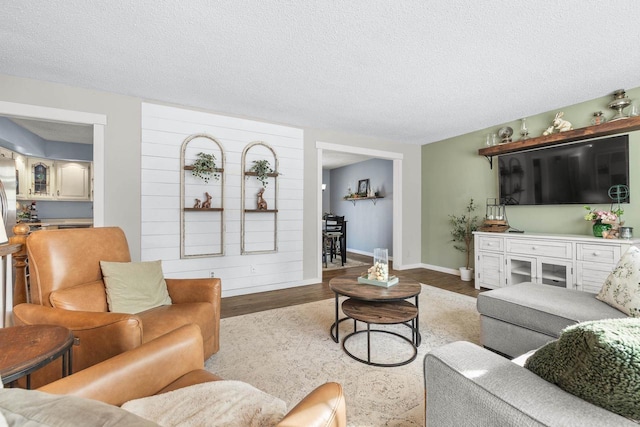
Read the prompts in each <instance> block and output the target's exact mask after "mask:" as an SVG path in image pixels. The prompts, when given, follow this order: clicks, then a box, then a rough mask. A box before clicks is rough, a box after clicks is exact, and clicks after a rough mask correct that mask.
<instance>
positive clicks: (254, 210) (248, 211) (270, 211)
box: [244, 209, 278, 213]
mask: <svg viewBox="0 0 640 427" xmlns="http://www.w3.org/2000/svg"><path fill="white" fill-rule="evenodd" d="M244 211H245V212H247V213H276V212H278V209H266V210H265V209H245V210H244Z"/></svg>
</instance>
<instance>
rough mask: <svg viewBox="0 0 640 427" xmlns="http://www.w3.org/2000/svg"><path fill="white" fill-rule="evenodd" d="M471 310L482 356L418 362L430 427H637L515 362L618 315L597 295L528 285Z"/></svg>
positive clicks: (432, 356)
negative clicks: (569, 330) (575, 329)
mask: <svg viewBox="0 0 640 427" xmlns="http://www.w3.org/2000/svg"><path fill="white" fill-rule="evenodd" d="M477 306H478V311H479V312H480V318H481V333H482V336H481V340H482V344H483V345H484V346H485V347H487V348H488V349H485V348H482V347H479V346H477V345H475V344H472V343H468V342H455V343H451V344H448V345H445V346H442V347H440V348H437V349H435V350H433V351H431V352H429V353H428V354H427V355H426V357H425V359H424V372H425V378H424V381H425V390H426V414H425V416H426V423H427V425H428V426H430V427H437V426H458V425H464V426H562V427H571V426H576V427H577V426H580V427H585V426H598V427H601V426H635V427H637V426H638V424H636V423H634V422H632V421H630V420H628V419H626V418H624V417H621V416H619V415H617V414H614V413H612V412H610V411H607V410H605V409H603V408H600V407H598V406H595V405H592V404H591V403H588V402H586V401H584V400H582V399H580V398H578V397H576V396H574V395H572V394H570V393H567V392H565V391H563V390H562V389H560V388H559V387H557V386H556V385H554V384H551V383H549V382H547V381H545V380H544V379H542V378H540V377H538V376H537V375H535V374H534V373H532V372H530V371H529V370H527V369H525V368H523V367H522V366H521V365H522V364H523V363H524V360H522V359H524V358H526V356H521V355H523V354H525V353H527V352H529V351H532V350H535V349H537V348H539V347H541V346H543V345H544V344H546V343H547V342H550V341H553V340H555V339H556V338H558V337H559V335H560V332H561V331H562V329H564V328H565V327H567V326H570V325H573V324H576V323H579V322H583V321H587V320H599V319H605V318H621V317H626V315H625V314H624V313H622V312H620V311H618V310H616V309H615V308H612V307H610V306H609V305H607V304H605V303H603V302H601V301H599V300H597V299H596V298H595V294H590V293H585V292H581V291H574V290H569V289H565V288H559V287H555V286H550V285H540V284H534V283H522V284H519V285H514V286H509V287H505V288H500V289H496V290H492V291H487V292H483V293H481V294H480V295H479V296H478V303H477ZM489 349H491V350H493V351H490V350H489ZM498 353H500V354H502V355H505V356H508V357H509V358H511V357H517V356H521V357H520V359H521V360H520V361H518V360H516V361H512V360H509V358H506V357H503V356H501V355H500V354H498ZM518 362H520V363H518Z"/></svg>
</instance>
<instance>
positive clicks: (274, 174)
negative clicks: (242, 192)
mask: <svg viewBox="0 0 640 427" xmlns="http://www.w3.org/2000/svg"><path fill="white" fill-rule="evenodd" d="M244 175H245V176H258V174H257V173H256V172H249V171H246V172H245V173H244ZM267 176H269V177H272V178H275V177H276V176H278V172H271V173H268V174H267Z"/></svg>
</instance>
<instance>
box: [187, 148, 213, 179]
mask: <svg viewBox="0 0 640 427" xmlns="http://www.w3.org/2000/svg"><path fill="white" fill-rule="evenodd" d="M197 156H198V157H197V158H196V161H195V162H193V165H191V174H192V175H193V176H195V177H196V178H200V179H202V180H204V182H205V183H208V182H209V180H210V179H211V178H212V177H213V179H215V180H216V181H217V180H218V179H220V174H219V173H217V172H216V156H214V155H213V154H207V153H203V152H200V153H198V155H197Z"/></svg>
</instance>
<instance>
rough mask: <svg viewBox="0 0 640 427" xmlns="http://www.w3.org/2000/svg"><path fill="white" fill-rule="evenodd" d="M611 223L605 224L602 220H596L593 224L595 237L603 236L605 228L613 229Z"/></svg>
mask: <svg viewBox="0 0 640 427" xmlns="http://www.w3.org/2000/svg"><path fill="white" fill-rule="evenodd" d="M611 227H612V226H611V224H604V223H603V222H602V221H596V222H595V223H594V224H593V235H594V236H595V237H602V232H603V231H604V230H611Z"/></svg>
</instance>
